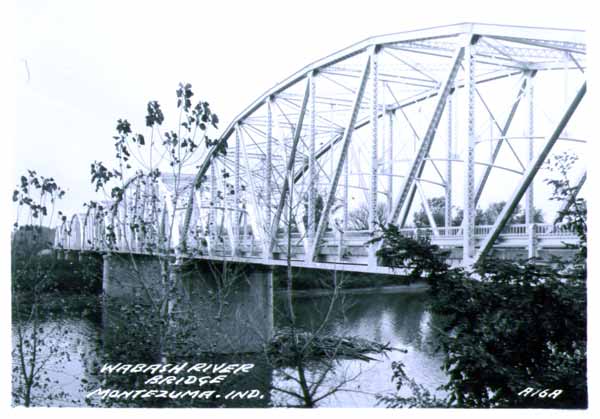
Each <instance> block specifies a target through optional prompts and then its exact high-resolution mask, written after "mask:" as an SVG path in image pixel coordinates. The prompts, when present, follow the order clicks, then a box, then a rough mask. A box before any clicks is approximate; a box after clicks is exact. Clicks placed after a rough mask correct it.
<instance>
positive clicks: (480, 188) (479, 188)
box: [475, 72, 535, 206]
mask: <svg viewBox="0 0 600 419" xmlns="http://www.w3.org/2000/svg"><path fill="white" fill-rule="evenodd" d="M534 76H535V72H531V73H530V74H529V76H528V77H525V78H523V81H522V82H521V85H520V88H519V92H518V93H517V98H516V99H515V101H514V102H513V105H512V108H511V109H510V112H509V114H508V116H507V118H506V121H505V122H504V126H503V127H502V128H501V130H500V139H499V140H498V142H497V143H496V147H495V148H494V151H493V152H492V156H491V161H490V166H487V167H486V168H485V171H484V172H483V175H482V176H481V179H480V180H479V184H478V185H477V189H476V192H475V205H476V206H477V202H479V198H480V197H481V194H482V192H483V188H484V187H485V184H486V182H487V180H488V178H489V177H490V172H491V171H492V168H493V167H494V166H493V165H494V163H495V162H496V158H497V157H498V154H499V153H500V149H501V148H502V143H503V142H504V137H506V134H507V133H508V130H509V128H510V126H511V124H512V121H513V119H514V117H515V114H516V113H517V109H518V107H519V104H520V103H521V99H522V98H523V95H524V92H525V88H526V87H527V84H528V83H531V79H532V78H533V77H534ZM486 108H487V107H486ZM494 121H496V120H495V119H494Z"/></svg>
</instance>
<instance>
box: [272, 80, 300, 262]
mask: <svg viewBox="0 0 600 419" xmlns="http://www.w3.org/2000/svg"><path fill="white" fill-rule="evenodd" d="M309 95H310V78H309V77H307V78H306V88H305V89H304V98H303V99H302V108H301V109H300V115H298V124H297V125H296V127H295V129H294V137H293V139H292V149H291V151H290V155H289V158H288V163H287V170H286V173H285V178H284V180H283V184H282V185H281V196H280V198H279V205H278V206H277V212H276V213H275V217H274V218H273V224H272V226H271V244H270V246H269V252H272V251H273V247H274V246H275V242H276V240H277V228H278V227H279V221H280V219H281V214H282V212H283V207H284V206H285V200H286V197H287V194H288V191H289V183H290V178H291V176H292V175H291V172H292V170H293V169H294V163H295V162H296V150H297V148H298V141H299V140H300V133H301V132H302V124H303V123H304V115H305V114H306V108H307V105H308V97H309Z"/></svg>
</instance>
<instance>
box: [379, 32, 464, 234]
mask: <svg viewBox="0 0 600 419" xmlns="http://www.w3.org/2000/svg"><path fill="white" fill-rule="evenodd" d="M464 54H465V45H464V43H463V45H461V46H459V47H458V49H457V51H456V52H455V53H454V58H453V60H452V64H451V66H450V72H449V73H448V77H447V78H446V80H445V81H444V83H443V84H442V86H441V87H440V90H439V94H438V97H437V102H436V105H435V108H434V112H433V116H432V118H431V121H430V123H429V127H428V128H427V132H426V133H425V136H424V138H423V141H422V142H421V145H420V147H419V151H418V152H417V156H416V157H415V159H414V160H413V164H412V166H411V168H410V171H409V172H408V176H407V177H406V179H405V181H404V183H403V184H402V187H401V189H400V193H399V195H398V197H397V199H396V201H395V202H394V207H393V208H392V210H391V211H390V214H389V215H388V223H394V222H395V221H396V220H397V219H398V215H399V214H400V210H401V209H402V207H403V205H404V203H405V202H406V198H407V197H408V195H409V193H410V192H411V190H412V187H413V183H414V181H415V178H417V177H420V176H421V173H422V171H423V167H424V159H425V157H427V154H429V150H430V149H431V144H432V143H433V138H434V137H435V132H436V130H437V127H438V124H439V122H440V119H441V117H442V113H443V111H444V106H445V105H446V99H447V98H448V95H449V94H450V91H451V90H452V88H453V85H454V80H455V79H456V75H457V73H458V69H459V67H460V63H461V61H462V59H463V56H464ZM411 195H413V193H411ZM407 211H408V209H407V210H406V211H405V212H407ZM402 218H404V216H403V217H402Z"/></svg>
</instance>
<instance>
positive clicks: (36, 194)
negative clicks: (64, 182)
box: [11, 170, 68, 407]
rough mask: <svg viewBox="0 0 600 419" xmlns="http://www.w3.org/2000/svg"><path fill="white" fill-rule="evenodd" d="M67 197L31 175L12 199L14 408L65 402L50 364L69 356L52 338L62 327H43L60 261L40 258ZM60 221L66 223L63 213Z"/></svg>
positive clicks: (23, 178)
mask: <svg viewBox="0 0 600 419" xmlns="http://www.w3.org/2000/svg"><path fill="white" fill-rule="evenodd" d="M64 194H65V192H64V191H63V190H62V189H61V188H60V186H58V185H57V184H56V182H55V181H54V179H53V178H50V177H44V176H41V175H38V173H37V172H35V171H33V170H29V171H28V172H27V174H25V175H23V176H21V178H20V183H19V184H18V185H17V187H16V189H15V190H14V192H13V196H12V199H13V202H14V203H15V204H16V205H17V220H16V221H15V223H14V230H13V234H12V239H11V291H12V292H11V296H12V308H13V310H12V314H13V316H12V322H13V339H14V344H13V351H12V355H13V376H12V378H13V391H12V395H13V402H14V403H15V404H17V405H23V406H25V407H29V406H33V405H43V404H44V403H45V402H47V401H49V400H57V399H64V398H65V394H64V393H63V392H62V391H60V390H56V388H54V387H53V382H52V380H51V379H50V378H49V377H48V371H47V369H46V367H47V364H49V363H50V362H51V361H57V360H65V359H66V358H67V357H68V354H67V353H66V352H65V350H64V349H63V348H62V347H61V346H60V344H59V343H58V342H56V341H55V340H54V339H53V338H52V337H51V335H52V334H53V333H54V332H56V331H57V330H58V329H61V327H62V326H61V324H60V322H57V323H55V325H54V326H53V327H44V325H43V321H44V320H46V319H48V317H49V316H50V314H49V313H48V312H47V311H46V310H45V309H44V305H43V303H44V300H45V299H47V294H48V293H49V289H50V287H51V281H52V279H53V277H52V272H53V271H54V269H55V264H56V262H55V261H53V260H52V259H49V257H48V256H43V255H40V250H43V249H48V248H49V247H51V246H52V242H51V241H49V240H48V239H49V235H48V232H49V228H48V226H49V225H51V224H52V223H53V217H54V211H55V203H56V201H57V200H59V199H61V198H62V197H63V196H64ZM58 217H59V219H60V221H61V222H65V221H66V217H65V216H64V215H63V214H62V213H60V212H59V213H58ZM50 231H51V230H50ZM49 329H51V330H49Z"/></svg>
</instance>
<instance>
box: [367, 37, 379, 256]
mask: <svg viewBox="0 0 600 419" xmlns="http://www.w3.org/2000/svg"><path fill="white" fill-rule="evenodd" d="M377 56H378V50H377V46H375V47H373V50H372V52H371V83H372V91H371V179H370V180H371V185H370V188H369V230H370V233H371V235H373V234H374V232H375V229H376V228H377V225H376V224H377V189H378V184H377V174H378V173H377V172H378V166H379V160H378V156H377V149H378V148H379V129H378V128H379V127H378V124H379V117H378V116H379V91H378V87H379V86H378V85H379V67H378V59H377ZM376 251H377V245H376V244H375V243H371V244H370V245H369V249H368V255H369V256H368V264H369V266H377V257H376V256H375V252H376Z"/></svg>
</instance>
